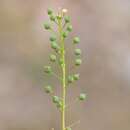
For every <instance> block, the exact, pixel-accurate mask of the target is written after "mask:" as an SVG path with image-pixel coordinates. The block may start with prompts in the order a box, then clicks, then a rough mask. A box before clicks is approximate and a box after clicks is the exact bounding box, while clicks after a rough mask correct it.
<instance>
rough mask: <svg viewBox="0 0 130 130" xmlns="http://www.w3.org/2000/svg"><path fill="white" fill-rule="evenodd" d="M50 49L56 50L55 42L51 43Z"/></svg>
mask: <svg viewBox="0 0 130 130" xmlns="http://www.w3.org/2000/svg"><path fill="white" fill-rule="evenodd" d="M51 48H52V49H57V48H58V44H57V43H56V42H55V41H53V42H51Z"/></svg>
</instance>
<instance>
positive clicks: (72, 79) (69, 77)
mask: <svg viewBox="0 0 130 130" xmlns="http://www.w3.org/2000/svg"><path fill="white" fill-rule="evenodd" d="M73 81H74V77H73V76H71V75H69V76H68V83H72V82H73Z"/></svg>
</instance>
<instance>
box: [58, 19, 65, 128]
mask: <svg viewBox="0 0 130 130" xmlns="http://www.w3.org/2000/svg"><path fill="white" fill-rule="evenodd" d="M58 28H59V34H60V44H61V58H62V60H63V64H62V66H61V67H62V109H61V120H62V121H61V122H62V124H61V127H62V130H65V128H66V126H65V105H66V64H65V45H64V38H63V37H62V31H63V27H62V20H61V19H59V21H58Z"/></svg>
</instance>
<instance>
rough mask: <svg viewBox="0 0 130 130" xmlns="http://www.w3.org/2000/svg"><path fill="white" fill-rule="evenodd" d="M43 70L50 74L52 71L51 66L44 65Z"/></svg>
mask: <svg viewBox="0 0 130 130" xmlns="http://www.w3.org/2000/svg"><path fill="white" fill-rule="evenodd" d="M44 72H45V73H48V74H50V73H51V72H52V68H51V66H44Z"/></svg>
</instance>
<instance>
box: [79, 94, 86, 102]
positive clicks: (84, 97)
mask: <svg viewBox="0 0 130 130" xmlns="http://www.w3.org/2000/svg"><path fill="white" fill-rule="evenodd" d="M85 99H86V94H85V93H81V94H80V95H79V100H81V101H83V100H85Z"/></svg>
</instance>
